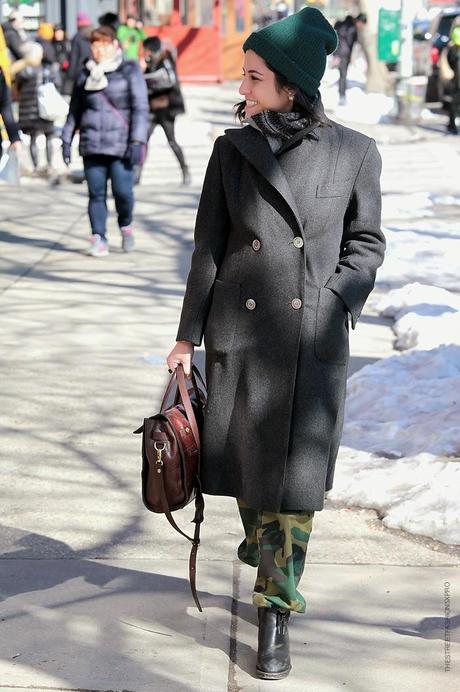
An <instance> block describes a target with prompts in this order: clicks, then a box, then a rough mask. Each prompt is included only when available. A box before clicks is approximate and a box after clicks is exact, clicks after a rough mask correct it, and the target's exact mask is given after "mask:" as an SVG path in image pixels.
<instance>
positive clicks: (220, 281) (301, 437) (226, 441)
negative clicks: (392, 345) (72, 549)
mask: <svg viewBox="0 0 460 692" xmlns="http://www.w3.org/2000/svg"><path fill="white" fill-rule="evenodd" d="M336 47H337V35H336V32H335V31H334V29H333V27H332V26H331V24H330V23H329V22H328V21H327V19H326V17H325V16H324V15H323V14H322V13H321V12H320V11H319V10H317V9H315V8H310V7H307V8H304V9H302V10H300V11H299V12H297V13H296V14H293V15H290V16H288V17H286V18H285V19H282V20H280V21H278V22H276V23H274V24H271V25H269V26H266V27H264V28H262V29H261V30H259V31H257V32H254V33H252V34H251V35H250V36H249V37H248V38H247V40H246V41H245V43H244V45H243V51H244V59H243V77H242V82H241V85H240V88H239V92H240V94H241V95H242V97H243V101H241V102H240V103H238V104H237V106H236V114H237V116H238V117H239V119H240V121H242V123H243V124H244V126H243V127H239V128H231V129H228V130H226V131H225V134H224V135H223V136H221V137H218V138H217V140H216V142H215V144H214V149H213V152H212V155H211V158H210V161H209V164H208V168H207V172H206V176H205V179H204V184H203V190H202V194H201V199H200V203H199V207H198V213H197V218H196V224H195V249H194V252H193V256H192V261H191V268H190V272H189V276H188V280H187V286H186V290H185V296H184V301H183V306H182V312H181V316H180V321H179V328H178V332H177V336H176V344H175V346H174V348H173V349H172V350H171V351H170V353H169V355H168V356H167V358H166V362H167V365H168V367H169V369H171V370H174V369H175V368H176V367H177V365H178V364H181V365H183V367H184V370H185V373H186V374H189V373H190V368H191V363H192V359H193V355H194V348H195V346H199V345H200V344H201V342H202V340H203V339H204V346H205V350H206V376H207V386H208V400H207V405H206V409H205V416H204V422H203V429H202V449H201V458H200V482H201V487H202V490H203V492H204V493H208V494H211V495H222V496H229V497H234V498H236V500H237V505H238V509H239V513H240V516H241V520H242V524H243V529H244V539H243V541H242V543H241V545H240V546H239V548H238V557H239V559H240V560H241V561H242V562H245V563H246V564H248V565H251V566H252V567H254V568H255V569H256V570H257V576H256V580H255V586H254V590H253V595H252V601H253V604H254V606H255V607H256V608H257V610H258V651H257V658H256V661H255V670H256V674H257V676H258V677H259V678H262V679H267V680H278V679H282V678H284V677H286V676H287V675H288V674H289V672H290V670H291V658H290V652H289V633H288V620H289V617H290V615H291V613H304V612H305V610H306V603H305V598H304V596H303V594H302V593H301V591H300V588H299V582H300V579H301V577H302V573H303V571H304V567H305V561H306V552H307V546H308V541H309V538H310V534H311V531H312V525H313V517H314V513H315V512H317V511H321V510H322V509H323V507H324V501H325V495H326V493H327V491H328V490H330V489H331V488H332V485H333V477H334V469H335V462H336V458H337V452H338V447H339V442H340V437H341V432H342V421H343V411H344V402H345V388H346V379H347V367H348V361H349V344H348V334H349V326H350V324H351V327H352V328H353V329H354V328H355V326H356V323H357V321H358V319H359V316H360V314H361V311H362V309H363V306H364V304H365V302H366V300H367V298H368V295H369V293H370V292H371V290H372V288H373V286H374V281H375V276H376V271H377V268H378V267H379V266H380V265H381V263H382V261H383V256H384V250H385V239H384V236H383V234H382V231H381V228H380V221H381V219H380V212H381V193H380V183H379V179H380V171H381V159H380V155H379V153H378V151H377V148H376V145H375V142H374V140H372V139H370V138H369V137H367V136H365V135H363V134H361V133H359V132H356V131H354V130H351V129H348V128H346V127H343V126H342V125H340V124H338V123H335V122H333V121H332V120H329V119H328V118H327V117H326V115H325V114H324V110H323V107H322V105H321V97H320V93H319V87H320V84H321V79H322V77H323V74H324V71H325V67H326V59H327V56H328V55H329V54H331V53H332V52H333V51H334V50H335V49H336Z"/></svg>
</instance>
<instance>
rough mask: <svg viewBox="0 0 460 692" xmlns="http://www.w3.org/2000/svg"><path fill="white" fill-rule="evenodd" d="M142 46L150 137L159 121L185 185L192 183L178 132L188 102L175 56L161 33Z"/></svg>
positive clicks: (147, 39)
mask: <svg viewBox="0 0 460 692" xmlns="http://www.w3.org/2000/svg"><path fill="white" fill-rule="evenodd" d="M143 46H144V61H145V65H146V67H145V72H144V77H145V80H146V83H147V90H148V95H149V108H150V120H149V131H148V139H150V137H151V136H152V134H153V132H154V130H155V127H156V126H157V125H160V126H161V127H162V128H163V131H164V133H165V135H166V139H167V140H168V144H169V146H170V147H171V149H172V151H173V152H174V155H175V157H176V158H177V160H178V162H179V166H180V168H181V171H182V182H183V184H184V185H190V183H191V176H190V170H189V168H188V166H187V164H186V161H185V156H184V152H183V150H182V148H181V147H180V145H179V144H178V143H177V140H176V135H175V120H176V117H177V116H178V115H179V114H181V113H185V106H184V98H183V96H182V91H181V88H180V84H179V79H178V76H177V70H176V63H175V60H174V57H173V55H172V53H171V51H170V50H168V49H167V48H165V47H164V46H163V44H162V42H161V40H160V38H159V37H158V36H150V37H149V38H146V39H145V41H144V44H143Z"/></svg>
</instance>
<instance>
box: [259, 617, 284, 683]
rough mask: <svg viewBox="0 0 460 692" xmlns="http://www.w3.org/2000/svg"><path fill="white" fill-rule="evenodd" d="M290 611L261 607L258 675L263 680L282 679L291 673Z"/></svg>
mask: <svg viewBox="0 0 460 692" xmlns="http://www.w3.org/2000/svg"><path fill="white" fill-rule="evenodd" d="M289 615H290V612H289V611H288V610H280V609H279V608H259V648H258V651H257V666H256V670H257V677H258V678H262V679H263V680H281V678H285V677H286V676H287V675H289V673H290V670H291V658H290V656H289V633H288V628H287V624H288V620H289Z"/></svg>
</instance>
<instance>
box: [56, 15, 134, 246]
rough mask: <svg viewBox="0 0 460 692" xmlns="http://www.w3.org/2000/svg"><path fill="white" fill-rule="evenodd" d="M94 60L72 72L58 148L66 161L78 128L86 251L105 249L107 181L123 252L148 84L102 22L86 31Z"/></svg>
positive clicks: (129, 239)
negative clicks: (85, 202)
mask: <svg viewBox="0 0 460 692" xmlns="http://www.w3.org/2000/svg"><path fill="white" fill-rule="evenodd" d="M90 40H91V50H92V54H93V60H89V61H88V62H87V63H86V65H85V67H84V68H83V70H82V71H81V72H80V73H79V74H78V75H77V78H76V81H75V85H74V88H73V92H72V98H71V101H70V110H69V116H68V118H67V121H66V124H65V125H64V129H63V132H62V153H63V158H64V161H65V163H66V164H67V165H69V163H70V152H71V144H72V139H73V136H74V134H75V131H76V130H79V131H80V154H81V156H82V157H83V164H84V169H85V177H86V182H87V183H88V191H89V207H88V210H89V218H90V223H91V231H92V238H91V244H90V248H89V251H88V252H89V254H90V255H92V256H93V257H103V256H105V255H107V254H108V252H109V246H108V242H107V237H106V233H107V183H108V180H109V179H110V180H111V183H112V193H113V196H114V199H115V207H116V210H117V214H118V226H119V228H120V232H121V237H122V248H123V250H124V251H125V252H130V251H131V250H133V249H134V235H133V229H132V220H133V208H134V194H133V182H134V176H133V167H134V166H136V165H138V164H139V163H140V162H141V159H142V149H143V147H144V146H145V144H146V142H147V120H148V104H147V89H146V86H145V82H144V78H143V76H142V72H141V70H140V68H139V66H138V65H137V63H134V62H129V61H124V60H123V57H122V53H121V49H120V47H119V45H118V41H117V39H116V34H115V30H114V29H113V28H112V27H110V26H101V27H99V28H97V29H94V31H93V32H92V33H91V39H90Z"/></svg>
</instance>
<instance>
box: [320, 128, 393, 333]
mask: <svg viewBox="0 0 460 692" xmlns="http://www.w3.org/2000/svg"><path fill="white" fill-rule="evenodd" d="M381 170H382V159H381V157H380V154H379V152H378V150H377V147H376V144H375V141H374V140H371V141H370V142H369V146H368V149H367V151H366V154H365V156H364V159H363V161H362V163H361V167H360V170H359V173H358V175H357V177H356V180H355V184H354V188H353V192H352V195H351V198H350V203H349V206H348V210H347V213H346V216H345V226H344V233H343V239H342V251H341V257H340V260H339V263H338V264H337V267H336V270H335V273H334V274H333V275H332V276H331V277H330V279H329V280H328V282H327V283H326V287H327V288H330V289H331V290H332V291H334V293H336V294H337V295H338V296H339V297H340V298H341V299H342V300H343V302H344V303H345V305H346V306H347V308H348V311H349V313H350V315H351V324H352V327H353V329H354V328H355V326H356V322H357V321H358V318H359V316H360V314H361V311H362V309H363V307H364V304H365V302H366V300H367V298H368V296H369V293H370V292H371V291H372V289H373V287H374V283H375V275H376V272H377V269H378V267H380V265H381V264H382V262H383V256H384V253H385V237H384V235H383V233H382V231H381V228H380V222H381V210H382V199H381V192H380V173H381Z"/></svg>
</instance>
